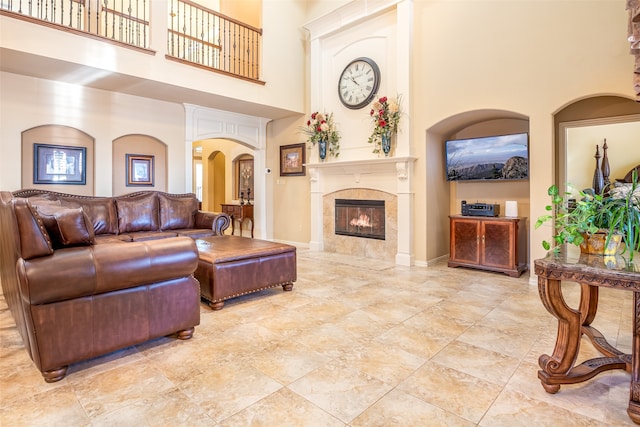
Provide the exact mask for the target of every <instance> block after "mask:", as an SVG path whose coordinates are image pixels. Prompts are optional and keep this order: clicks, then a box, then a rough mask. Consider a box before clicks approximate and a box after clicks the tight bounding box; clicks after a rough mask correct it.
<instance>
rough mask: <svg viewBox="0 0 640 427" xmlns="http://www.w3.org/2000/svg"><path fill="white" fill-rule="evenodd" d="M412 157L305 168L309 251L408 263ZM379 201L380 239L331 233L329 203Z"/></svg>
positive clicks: (331, 206)
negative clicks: (308, 186) (382, 204)
mask: <svg viewBox="0 0 640 427" xmlns="http://www.w3.org/2000/svg"><path fill="white" fill-rule="evenodd" d="M414 161H415V158H414V157H389V158H381V159H371V160H354V161H328V162H324V163H313V164H307V168H308V170H309V175H310V177H311V242H310V244H309V248H310V249H311V250H312V251H326V252H335V253H344V254H351V255H355V256H361V257H366V258H373V259H384V260H387V261H389V260H390V261H392V262H395V264H397V265H406V266H409V265H412V264H413V191H412V187H413V186H412V185H411V177H412V175H413V174H412V169H413V162H414ZM336 199H356V200H384V201H385V211H386V212H385V223H386V225H385V228H386V230H385V231H386V233H385V234H386V235H385V239H384V240H376V239H363V238H360V237H353V236H341V235H336V234H335V222H334V218H335V200H336Z"/></svg>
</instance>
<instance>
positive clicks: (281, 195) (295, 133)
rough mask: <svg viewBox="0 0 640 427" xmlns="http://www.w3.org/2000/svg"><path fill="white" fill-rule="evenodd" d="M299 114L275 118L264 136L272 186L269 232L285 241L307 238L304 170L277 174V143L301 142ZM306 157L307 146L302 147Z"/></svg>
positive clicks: (306, 178)
mask: <svg viewBox="0 0 640 427" xmlns="http://www.w3.org/2000/svg"><path fill="white" fill-rule="evenodd" d="M303 120H304V118H303V117H292V118H290V119H283V120H276V121H274V122H273V123H271V124H270V126H269V128H268V130H269V132H268V134H267V139H268V140H269V141H273V145H270V147H269V153H268V161H267V164H268V165H271V166H270V167H271V169H272V172H271V174H270V175H268V176H267V185H268V186H269V187H270V188H273V206H274V219H273V235H274V237H275V238H276V239H278V240H281V241H285V242H299V243H308V242H309V241H310V240H311V225H310V223H309V218H310V217H311V212H310V204H311V194H310V184H309V174H308V171H307V172H306V173H307V174H306V175H305V176H280V146H281V145H289V144H298V143H300V142H304V135H302V134H300V131H299V127H300V126H301V125H302V122H303ZM305 156H306V161H307V162H308V161H309V150H308V148H307V150H306V151H305Z"/></svg>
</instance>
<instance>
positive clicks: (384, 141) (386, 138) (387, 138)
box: [380, 132, 391, 157]
mask: <svg viewBox="0 0 640 427" xmlns="http://www.w3.org/2000/svg"><path fill="white" fill-rule="evenodd" d="M380 139H381V143H380V145H381V146H382V152H383V153H384V156H385V157H389V153H390V152H391V132H386V133H383V134H382V135H381V138H380Z"/></svg>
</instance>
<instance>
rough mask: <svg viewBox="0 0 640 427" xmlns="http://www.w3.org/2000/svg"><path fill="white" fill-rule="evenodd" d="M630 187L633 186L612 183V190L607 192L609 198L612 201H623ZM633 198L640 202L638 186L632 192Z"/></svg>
mask: <svg viewBox="0 0 640 427" xmlns="http://www.w3.org/2000/svg"><path fill="white" fill-rule="evenodd" d="M632 186H633V184H630V183H622V182H614V183H613V188H612V189H611V190H610V191H609V196H611V197H613V198H614V199H624V198H625V197H627V196H628V195H629V192H630V191H631V188H632ZM633 196H634V197H636V198H638V199H639V200H640V186H638V187H637V188H636V191H634V192H633Z"/></svg>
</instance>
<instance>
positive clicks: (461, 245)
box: [448, 215, 527, 277]
mask: <svg viewBox="0 0 640 427" xmlns="http://www.w3.org/2000/svg"><path fill="white" fill-rule="evenodd" d="M449 221H450V226H451V237H450V238H451V240H450V245H451V247H450V251H449V264H448V265H449V267H471V268H477V269H481V270H490V271H498V272H501V273H505V274H508V275H509V276H512V277H519V276H520V275H521V274H522V273H523V272H524V271H526V270H527V232H526V227H525V223H526V218H508V217H479V216H461V215H452V216H450V217H449Z"/></svg>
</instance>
